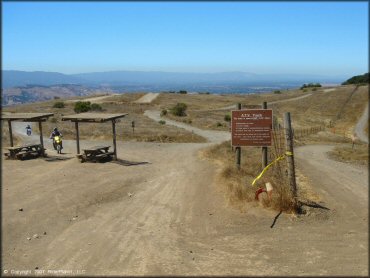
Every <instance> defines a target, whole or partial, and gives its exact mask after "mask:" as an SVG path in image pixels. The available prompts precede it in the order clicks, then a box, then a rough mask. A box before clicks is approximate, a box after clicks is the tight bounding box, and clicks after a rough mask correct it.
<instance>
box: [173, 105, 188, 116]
mask: <svg viewBox="0 0 370 278" xmlns="http://www.w3.org/2000/svg"><path fill="white" fill-rule="evenodd" d="M187 108H188V106H187V105H186V104H185V103H177V104H176V105H175V106H174V107H172V109H171V113H172V114H173V115H175V116H178V117H183V116H186V109H187Z"/></svg>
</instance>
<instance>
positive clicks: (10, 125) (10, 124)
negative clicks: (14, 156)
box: [8, 120, 13, 147]
mask: <svg viewBox="0 0 370 278" xmlns="http://www.w3.org/2000/svg"><path fill="white" fill-rule="evenodd" d="M8 127H9V138H10V146H11V147H13V132H12V121H10V120H8Z"/></svg>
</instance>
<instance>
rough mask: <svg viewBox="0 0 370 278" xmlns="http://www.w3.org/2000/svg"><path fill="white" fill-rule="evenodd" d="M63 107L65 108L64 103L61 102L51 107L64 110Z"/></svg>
mask: <svg viewBox="0 0 370 278" xmlns="http://www.w3.org/2000/svg"><path fill="white" fill-rule="evenodd" d="M64 107H65V105H64V102H63V101H57V102H56V103H54V105H53V108H64Z"/></svg>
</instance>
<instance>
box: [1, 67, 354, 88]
mask: <svg viewBox="0 0 370 278" xmlns="http://www.w3.org/2000/svg"><path fill="white" fill-rule="evenodd" d="M348 77H349V76H348ZM348 77H345V76H335V77H329V76H322V75H303V74H289V75H288V74H255V73H246V72H220V73H185V72H159V71H153V72H149V71H110V72H91V73H79V74H63V73H58V72H44V71H34V72H26V71H15V70H3V71H2V80H3V83H2V88H11V87H18V86H26V85H30V84H37V85H43V86H50V85H57V84H78V85H85V86H126V85H127V86H133V85H137V86H142V85H145V86H147V85H152V86H162V85H163V86H171V85H187V84H192V85H194V84H199V85H233V84H237V85H240V84H243V85H250V86H253V85H266V86H269V85H276V84H287V83H297V84H302V83H310V82H325V83H340V82H343V80H345V79H346V78H348Z"/></svg>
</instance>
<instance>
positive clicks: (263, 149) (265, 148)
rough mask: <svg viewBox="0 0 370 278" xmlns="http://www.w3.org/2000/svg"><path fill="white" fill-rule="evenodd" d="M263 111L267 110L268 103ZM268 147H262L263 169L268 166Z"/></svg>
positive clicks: (264, 103) (263, 105) (264, 104)
mask: <svg viewBox="0 0 370 278" xmlns="http://www.w3.org/2000/svg"><path fill="white" fill-rule="evenodd" d="M262 109H267V102H266V101H264V102H263V103H262ZM267 163H268V162H267V147H262V169H264V168H265V167H266V166H267Z"/></svg>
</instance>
